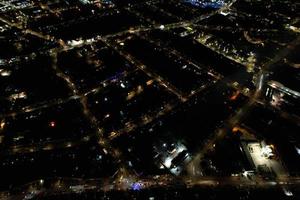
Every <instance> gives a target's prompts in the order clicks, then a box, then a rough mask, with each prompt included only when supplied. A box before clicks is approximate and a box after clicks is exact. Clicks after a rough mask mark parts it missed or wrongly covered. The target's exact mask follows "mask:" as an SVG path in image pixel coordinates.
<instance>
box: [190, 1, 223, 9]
mask: <svg viewBox="0 0 300 200" xmlns="http://www.w3.org/2000/svg"><path fill="white" fill-rule="evenodd" d="M184 2H186V3H189V4H192V5H193V6H197V7H201V8H215V9H217V8H220V7H222V6H223V5H224V0H184Z"/></svg>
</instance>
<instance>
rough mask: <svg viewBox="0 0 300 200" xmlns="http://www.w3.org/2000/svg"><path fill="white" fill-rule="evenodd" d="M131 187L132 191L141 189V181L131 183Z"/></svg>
mask: <svg viewBox="0 0 300 200" xmlns="http://www.w3.org/2000/svg"><path fill="white" fill-rule="evenodd" d="M131 189H132V190H134V191H139V190H141V189H142V184H141V183H138V182H137V183H133V184H132V186H131Z"/></svg>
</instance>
